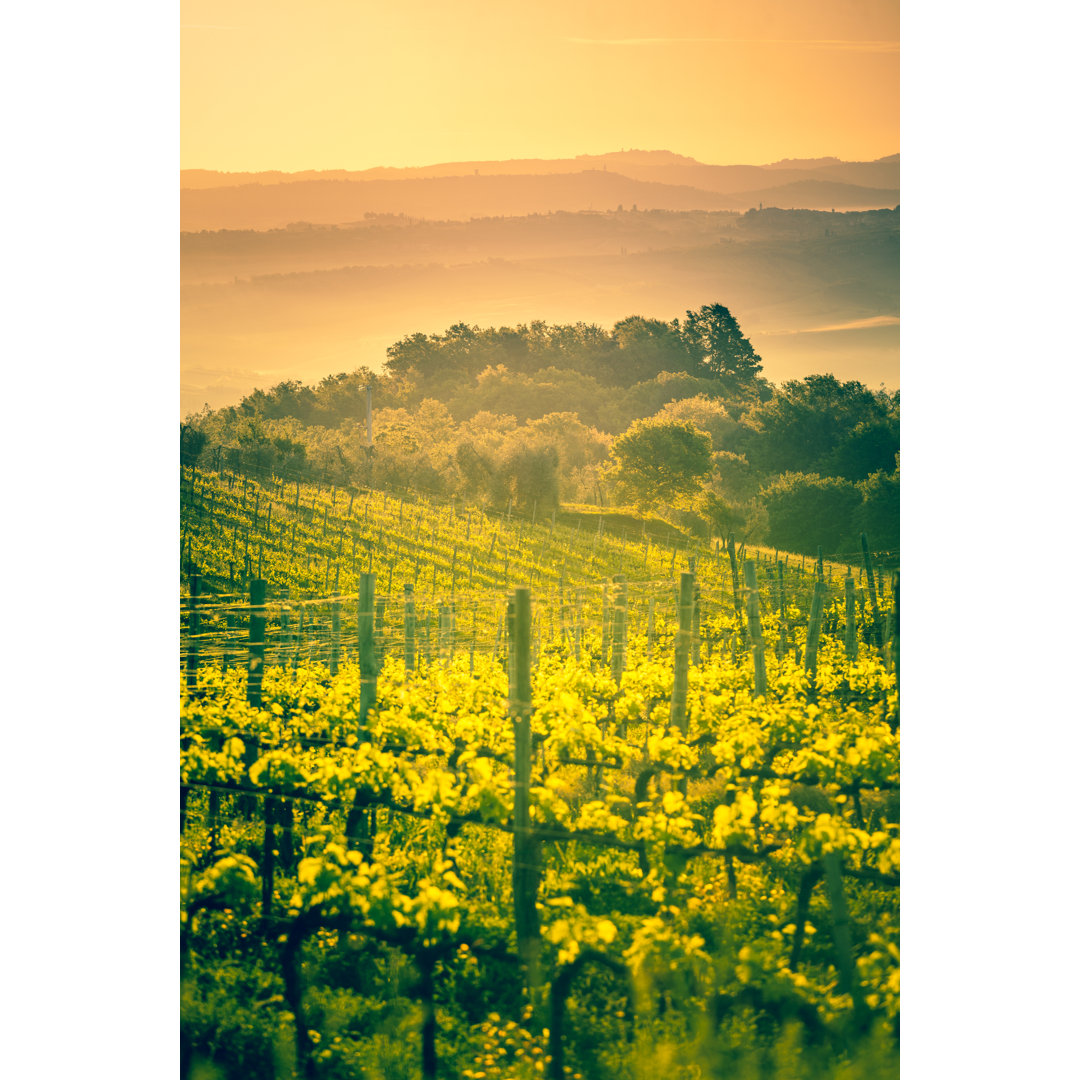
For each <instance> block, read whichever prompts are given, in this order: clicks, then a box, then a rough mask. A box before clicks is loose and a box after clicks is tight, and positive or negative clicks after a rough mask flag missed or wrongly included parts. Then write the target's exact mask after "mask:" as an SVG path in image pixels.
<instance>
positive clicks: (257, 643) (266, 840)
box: [243, 578, 277, 919]
mask: <svg viewBox="0 0 1080 1080" xmlns="http://www.w3.org/2000/svg"><path fill="white" fill-rule="evenodd" d="M249 601H250V604H251V615H250V619H249V622H248V678H247V703H248V704H249V705H250V706H252V708H255V709H258V708H261V707H262V680H263V661H264V658H265V654H266V613H265V605H266V582H265V581H263V580H262V579H261V578H253V579H252V581H251V585H250V592H249ZM250 751H251V752H249V753H245V755H244V763H245V765H251V764H253V763H254V760H255V758H254V754H255V753H257V749H256V747H255V745H252V746H251V747H250ZM249 758H250V759H251V760H250V761H249V760H248V759H249ZM245 802H246V805H244V806H243V809H244V810H246V812H247V813H250V812H251V809H252V800H251V796H248V797H247V800H245ZM276 816H277V805H276V801H275V800H274V799H273V798H271V797H270V796H267V797H266V798H265V799H264V800H263V851H262V913H263V918H264V919H265V918H268V917H269V915H270V908H271V905H272V904H273V900H274V819H275V817H276Z"/></svg>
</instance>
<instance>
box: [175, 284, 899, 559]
mask: <svg viewBox="0 0 1080 1080" xmlns="http://www.w3.org/2000/svg"><path fill="white" fill-rule="evenodd" d="M369 390H370V393H371V401H372V405H373V414H372V435H373V438H372V442H371V445H368V437H367V401H368V391H369ZM180 437H181V456H182V460H183V461H184V462H185V463H186V464H191V465H194V464H198V463H200V462H201V463H206V464H209V465H215V464H216V465H218V466H220V465H221V464H225V465H227V466H228V467H230V468H236V469H240V468H243V469H251V470H258V471H262V472H264V473H267V474H273V475H276V476H279V477H288V478H295V479H302V480H311V481H325V482H327V483H338V484H353V485H364V486H368V487H372V488H380V489H383V490H393V491H401V492H413V493H420V494H425V495H428V496H434V497H440V498H446V499H449V498H457V499H461V500H465V501H469V502H474V503H477V504H479V505H483V506H489V507H496V508H505V507H506V506H507V504H508V502H509V504H510V505H513V506H516V507H517V508H518V509H519V510H520V511H521V512H524V513H532V514H534V515H535V514H537V513H542V514H544V515H550V514H551V512H552V510H553V509H557V508H566V509H579V510H580V509H582V508H585V507H591V508H601V509H604V510H607V511H609V512H610V511H614V510H616V509H621V510H624V511H628V512H631V513H633V514H637V515H653V516H659V517H660V518H662V519H664V520H665V521H667V522H668V523H669V524H671V525H673V526H675V527H676V528H678V529H681V530H684V531H685V532H686V533H687V534H689V535H693V536H696V537H705V538H707V537H711V536H713V535H719V536H722V537H726V536H727V535H728V534H729V533H734V534H735V535H737V536H738V537H739V538H740V539H741V540H744V541H745V542H749V543H755V544H768V545H771V546H774V547H779V548H783V549H784V550H788V551H795V552H804V553H808V554H814V553H816V552H817V551H818V550H819V548H821V549H823V550H824V552H825V553H826V554H833V553H836V554H839V553H843V552H850V551H854V550H856V549H857V547H858V542H857V540H858V537H859V536H860V534H863V533H865V534H866V535H867V536H868V537H869V542H870V544H871V546H872V547H873V548H874V549H875V550H878V551H896V550H898V548H899V510H900V504H899V448H900V399H899V392H898V391H896V392H890V391H887V390H886V389H884V388H879V389H876V390H874V389H871V388H869V387H867V386H865V385H863V384H862V383H861V382H858V381H855V380H848V381H840V380H839V379H837V378H836V377H835V376H833V375H830V374H812V375H808V376H806V377H804V378H802V379H795V380H788V381H785V382H782V383H781V384H780V385H774V384H772V383H770V382H769V381H768V380H767V379H766V378H764V377H763V375H762V360H761V357H760V355H759V354H758V353H757V352H756V351H755V349H754V347H753V346H752V344H751V343H750V341H749V340H748V339H747V337H746V336H745V335H744V334H743V332H742V330H741V329H740V326H739V323H738V320H737V318H736V317H735V316H734V315H733V314H732V313H731V311H729V310H728V308H726V307H724V306H723V305H722V304H719V303H713V304H708V305H703V306H702V307H700V308H698V309H696V310H688V311H687V312H686V313H685V315H684V316H683V317H681V318H675V319H672V320H670V321H665V320H661V319H647V318H643V317H641V316H637V315H631V316H628V317H626V318H624V319H622V320H620V321H618V322H616V323H615V324H614V326H613V327H612V328H611V329H610V330H607V329H605V328H603V327H601V326H597V325H593V324H586V323H581V322H579V323H576V324H573V325H549V324H547V323H545V322H543V321H534V322H531V323H529V324H518V325H516V326H502V327H479V326H470V325H467V324H465V323H457V324H455V325H452V326H450V327H449V328H448V329H447V330H446V331H445V332H443V333H441V334H423V333H415V334H411V335H408V336H406V337H404V338H402V339H401V340H399V341H397V342H395V343H394V344H393V345H392V346H391V347H390V348H389V349H388V350H387V360H386V365H385V370H384V371H383V372H381V373H378V374H377V373H375V372H373V371H371V370H370V369H368V368H366V367H361V368H357V369H355V370H353V371H351V372H342V373H339V374H334V375H328V376H326V377H325V378H323V379H322V380H321V381H320V382H319V383H318V384H316V385H306V384H304V383H302V382H300V381H298V380H287V381H283V382H281V383H279V384H277V385H276V386H273V387H272V388H270V389H268V390H255V391H253V392H252V393H250V394H249V395H247V396H246V397H245V398H244V399H243V400H242V401H241V402H240V403H239V404H238V405H235V406H229V407H226V408H220V409H216V410H212V409H210V408H209V407H205V408H204V409H203V410H202V411H201V412H199V413H193V414H190V415H189V416H188V417H187V418H186V420H185V421H184V423H183V424H182V425H181V431H180ZM660 495H662V496H663V497H659V496H660Z"/></svg>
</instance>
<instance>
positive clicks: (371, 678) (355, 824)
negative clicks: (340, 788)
mask: <svg viewBox="0 0 1080 1080" xmlns="http://www.w3.org/2000/svg"><path fill="white" fill-rule="evenodd" d="M375 623H376V613H375V575H374V574H361V575H360V580H359V582H358V585H357V597H356V639H357V660H358V661H359V666H360V729H361V730H362V731H367V718H368V714H369V713H370V712H371V710H372V708H374V706H375V698H376V696H377V693H378V678H379V662H378V658H377V657H376V653H375ZM362 810H363V806H362V803H361V800H360V796H359V793H358V794H357V797H356V798H355V799H354V801H353V809H352V812H351V813H350V815H349V819H350V820H349V822H348V823H347V825H346V832H347V833H348V834H349V835H350V836H356V837H357V838H358V839H359V840H360V842H361V845H362V846H363V844H364V841H367V846H366V847H364V850H365V851H366V852H367V853H368V855H369V856H370V853H371V846H370V843H371V841H370V838H371V836H372V835H373V832H374V827H375V826H374V813H375V811H374V809H373V810H372V818H371V820H370V822H369V823H366V824H365V823H364V822H363V816H362Z"/></svg>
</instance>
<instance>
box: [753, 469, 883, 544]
mask: <svg viewBox="0 0 1080 1080" xmlns="http://www.w3.org/2000/svg"><path fill="white" fill-rule="evenodd" d="M761 497H762V500H763V501H764V503H765V509H766V511H767V512H768V515H769V543H770V544H771V545H773V546H774V547H778V548H783V549H784V550H785V551H798V552H802V553H803V554H805V555H814V554H816V553H817V549H818V547H819V546H820V547H821V549H822V551H823V552H824V553H825V554H831V553H835V552H840V551H845V550H850V547H849V545H851V544H852V543H853V542H854V541H853V539H852V537H853V535H854V533H855V524H854V514H855V511H856V509H857V508H858V506H859V505H860V503H861V502H862V495H861V493H860V492H859V489H858V488H857V487H856V486H855V485H854V484H853V483H851V482H850V481H849V480H841V479H839V478H838V477H835V476H817V475H816V474H813V473H794V472H789V473H784V474H783V475H782V476H778V477H777V478H776V479H775V480H774V481H773V482H772V483H771V484H770V485H769V486H768V487H767V488H765V489H764V491H762V493H761Z"/></svg>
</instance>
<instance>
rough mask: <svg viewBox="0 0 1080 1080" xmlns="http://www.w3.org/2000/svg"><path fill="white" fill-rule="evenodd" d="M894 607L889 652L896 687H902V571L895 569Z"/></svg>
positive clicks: (891, 617)
mask: <svg viewBox="0 0 1080 1080" xmlns="http://www.w3.org/2000/svg"><path fill="white" fill-rule="evenodd" d="M892 589H893V609H892V611H891V612H890V614H889V623H890V626H889V652H890V655H891V658H892V669H893V673H894V674H895V675H896V687H897V689H898V690H899V688H900V571H899V570H894V571H893V579H892Z"/></svg>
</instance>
